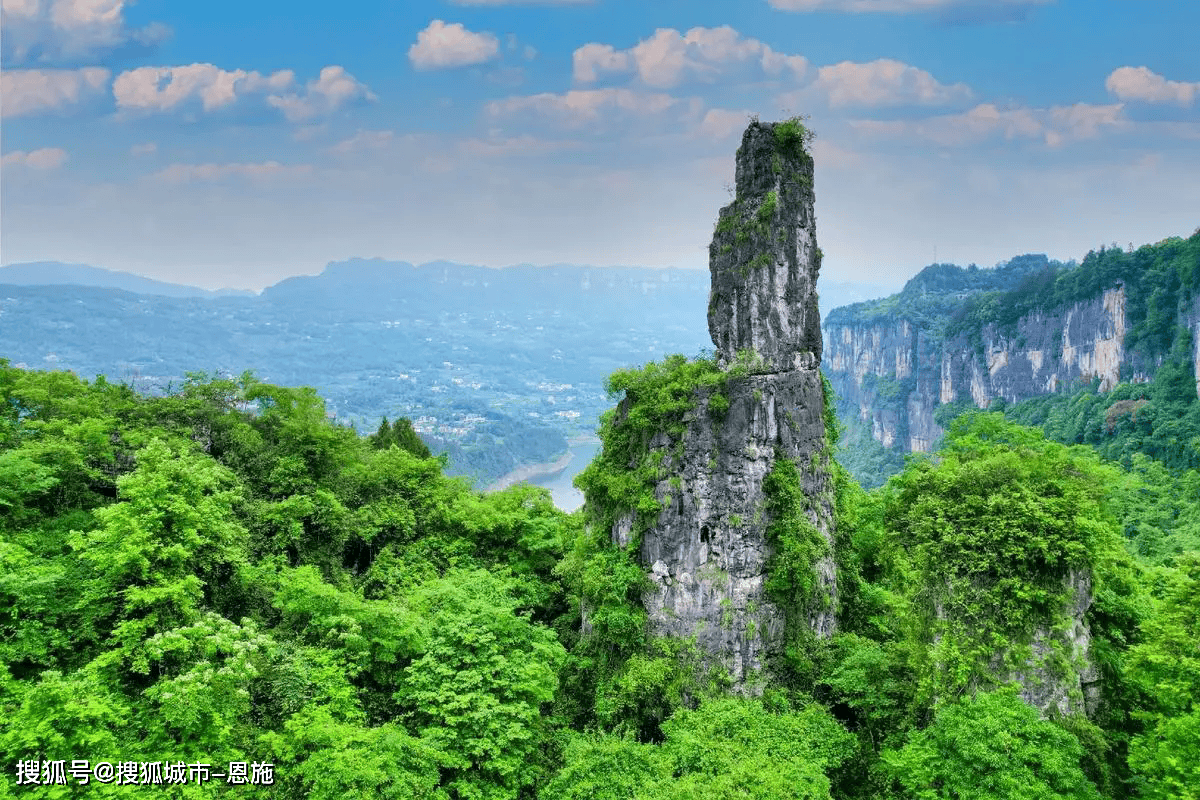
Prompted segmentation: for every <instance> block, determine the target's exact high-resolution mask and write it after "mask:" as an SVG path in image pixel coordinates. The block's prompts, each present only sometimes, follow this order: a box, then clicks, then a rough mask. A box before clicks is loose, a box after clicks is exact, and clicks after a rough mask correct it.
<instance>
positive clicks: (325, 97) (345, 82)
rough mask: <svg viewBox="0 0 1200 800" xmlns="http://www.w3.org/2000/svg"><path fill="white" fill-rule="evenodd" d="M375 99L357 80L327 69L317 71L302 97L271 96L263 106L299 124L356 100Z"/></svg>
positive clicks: (333, 67)
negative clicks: (277, 111)
mask: <svg viewBox="0 0 1200 800" xmlns="http://www.w3.org/2000/svg"><path fill="white" fill-rule="evenodd" d="M376 99H378V98H377V97H376V96H375V94H374V93H373V92H371V90H370V89H368V88H367V85H366V84H365V83H362V82H361V81H359V80H357V79H356V78H355V77H354V76H353V75H351V74H350V73H349V72H346V70H345V69H344V68H343V67H339V66H329V67H324V68H322V70H321V75H320V77H319V78H317V80H315V81H309V82H308V84H307V85H306V86H305V92H304V94H298V93H295V92H293V93H290V94H286V95H271V96H270V97H268V98H267V103H268V104H269V105H271V106H272V107H274V108H278V109H279V110H280V111H282V112H283V114H284V116H286V117H287V118H288V120H289V121H290V122H300V121H301V120H306V119H309V118H311V117H315V116H317V115H320V114H328V113H330V112H333V111H336V110H337V109H339V108H341V107H342V106H344V105H346V104H348V103H351V102H354V101H357V100H376Z"/></svg>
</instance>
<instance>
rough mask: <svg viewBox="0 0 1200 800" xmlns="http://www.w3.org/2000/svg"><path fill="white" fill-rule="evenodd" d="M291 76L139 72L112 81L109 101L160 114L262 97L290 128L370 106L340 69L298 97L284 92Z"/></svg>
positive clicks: (198, 67)
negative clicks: (360, 102)
mask: <svg viewBox="0 0 1200 800" xmlns="http://www.w3.org/2000/svg"><path fill="white" fill-rule="evenodd" d="M295 79H296V75H295V73H294V72H292V71H291V70H287V69H284V70H279V71H277V72H273V73H271V74H270V75H263V74H262V73H259V72H247V71H245V70H240V69H237V70H224V69H221V68H220V67H217V66H214V65H213V64H188V65H185V66H178V67H138V68H137V69H132V70H129V71H127V72H123V73H121V74H120V75H118V76H117V78H116V80H115V81H113V96H114V97H115V98H116V100H117V106H118V107H120V108H124V109H130V110H136V111H145V112H165V111H172V110H174V109H176V108H178V107H180V106H181V105H182V104H184V103H186V102H188V101H191V100H193V99H195V98H199V99H200V102H201V105H202V106H203V108H204V110H205V111H214V110H216V109H219V108H223V107H225V106H229V105H232V104H234V103H236V102H237V101H239V100H241V99H242V98H244V97H246V96H247V95H253V94H258V95H265V96H266V103H267V105H269V106H271V107H273V108H277V109H279V110H280V111H282V112H283V114H284V115H285V116H286V117H287V118H288V120H290V121H292V122H297V121H300V120H304V119H308V118H310V117H313V116H317V115H318V114H323V113H328V112H331V111H335V110H337V109H338V108H340V107H341V106H342V105H344V104H346V103H348V102H350V101H352V100H356V99H367V100H374V99H375V95H374V94H372V93H371V91H370V90H369V89H368V88H367V87H366V85H364V84H362V83H360V82H359V81H357V80H355V78H354V76H353V75H351V74H350V73H348V72H346V70H345V69H343V68H342V67H339V66H329V67H325V68H324V69H322V70H321V74H320V77H318V78H317V79H316V80H312V81H309V82H308V83H307V84H306V86H305V87H304V89H303V90H302V91H291V92H288V91H286V90H287V89H289V88H291V87H292V86H294V84H295Z"/></svg>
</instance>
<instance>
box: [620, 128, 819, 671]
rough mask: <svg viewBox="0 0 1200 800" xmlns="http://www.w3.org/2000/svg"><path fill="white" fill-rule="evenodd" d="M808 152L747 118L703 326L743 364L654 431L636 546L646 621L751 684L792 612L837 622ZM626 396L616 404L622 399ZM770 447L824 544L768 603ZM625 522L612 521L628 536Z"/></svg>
mask: <svg viewBox="0 0 1200 800" xmlns="http://www.w3.org/2000/svg"><path fill="white" fill-rule="evenodd" d="M812 174H813V164H812V159H811V158H810V157H809V156H808V154H807V153H806V152H804V149H803V145H802V142H801V141H800V140H799V139H798V138H797V140H796V141H791V140H788V139H786V138H785V137H781V136H779V135H777V126H776V125H775V124H763V123H759V122H757V121H756V122H752V123H751V124H750V126H749V128H748V129H747V130H746V132H745V134H744V136H743V138H742V146H741V148H740V149H739V151H738V156H737V194H736V199H735V200H734V202H733V203H732V204H730V205H729V206H727V207H725V208H723V209H721V212H720V217H719V222H718V226H717V231H716V233H715V234H714V236H713V242H712V245H711V248H710V251H709V264H710V269H711V272H712V296H711V301H710V304H709V315H708V320H709V330H710V332H711V334H712V339H713V343H714V344H715V345H716V347H717V354H718V360H719V363H721V364H722V365H723V366H725V367H727V366H729V365H731V364H732V363H734V362H735V361H736V360H737V358H738V353H739V351H746V350H752V351H753V353H754V356H753V357H752V358H751V359H749V360H748V361H747V360H745V356H743V363H749V364H751V365H752V366H751V367H750V369H749V374H747V375H744V376H743V377H737V378H731V379H730V380H729V381H728V382H727V383H726V385H725V386H724V388H723V389H722V390H721V391H722V393H723V397H724V398H726V399H727V400H728V403H729V407H728V409H727V410H724V411H722V410H720V409H714V408H713V399H714V391H713V390H711V389H702V390H699V391H698V392H697V403H696V406H695V408H694V409H693V410H692V411H691V412H690V413H689V414H688V415H687V416H686V417H685V420H684V423H685V430H684V432H683V434H682V435H681V436H676V437H672V436H670V435H668V434H666V433H663V434H661V435H660V436H659V437H657V438H656V439H655V440H654V441H652V442H651V448H652V449H658V450H661V451H662V452H663V462H662V467H663V469H662V471H661V474H663V475H666V476H669V477H666V478H664V479H663V480H661V481H660V482H659V483H658V484H657V486H656V495H657V497H658V499H659V500H660V501H662V503H663V509H662V511H661V512H660V513H659V514H658V516H657V519H656V521H655V524H654V525H652V526H651V527H650V529H649V530H647V531H646V532H645V533H644V534H643V536H642V539H641V550H640V553H639V556H640V559H641V562H642V564H643V565H644V566H645V567H646V569H647V570H648V573H649V576H650V578H651V581H652V585H653V588H652V589H651V590H650V591H648V592H647V593H646V594H645V595H644V597H643V602H644V604H645V607H646V609H647V612H648V614H649V623H650V628H651V632H652V633H653V634H656V635H665V636H677V637H691V636H693V635H694V636H695V637H696V642H697V645H698V648H699V649H700V651H701V652H702V653H703V654H704V655H705V658H706V659H707V660H708V661H709V663H710V664H713V665H717V666H720V667H723V668H724V669H725V670H727V671H728V673H729V675H730V677H731V678H732V680H733V685H734V688H735V690H737V691H741V692H744V693H755V692H756V691H758V690H760V689H761V686H762V682H763V680H765V678H766V677H767V673H768V672H769V669H770V662H771V660H772V656H774V655H777V654H779V652H780V651H781V650H782V647H783V642H784V637H785V632H786V629H787V627H788V626H790V625H802V626H805V627H807V628H809V629H811V630H812V631H814V632H815V633H816V634H817V635H820V636H827V635H829V634H830V633H832V631H833V630H834V627H835V619H834V612H833V609H834V608H835V607H836V596H837V585H836V569H835V566H834V560H833V510H832V478H831V475H830V471H829V462H828V452H829V448H828V444H827V440H826V434H825V427H824V421H823V417H822V411H823V408H824V405H823V389H822V384H821V377H820V372H819V369H818V367H819V364H820V360H821V332H820V326H819V319H820V318H819V316H818V311H817V296H816V292H815V286H816V281H817V271H818V269H819V266H820V254H819V251H818V250H817V247H816V238H815V227H814V218H813V192H812ZM627 411H628V409H625V410H624V412H622V411H619V412H618V413H627ZM777 458H788V459H792V460H793V461H794V462H795V464H796V465H797V467H798V470H799V472H800V475H801V481H802V486H803V490H804V494H805V496H806V497H807V498H808V501H809V502H808V508H807V510H806V513H807V516H808V519H809V521H810V522H811V523H812V525H813V526H814V527H815V529H816V530H817V531H818V532H819V533H820V535H821V536H822V537H823V538H824V540H825V542H826V544H827V547H828V551H827V553H826V555H825V556H823V557H821V558H820V559H819V560H818V563H816V564H814V565H813V568H814V572H815V573H816V575H817V586H818V590H817V595H818V597H819V599H820V602H815V603H814V602H808V600H811V598H797V602H796V603H794V604H793V603H787V604H786V605H788V608H787V609H785V608H781V607H780V606H779V605H777V604H776V603H775V602H773V601H772V599H771V598H770V597H768V594H767V591H766V589H765V583H766V580H767V577H768V576H767V568H768V562H769V560H770V557H771V546H770V544H769V542H768V534H767V528H768V525H769V524H770V522H771V520H770V519H769V514H768V498H767V497H766V495H765V493H764V489H763V480H764V478H765V477H766V476H767V474H768V473H769V472H770V471H771V469H772V467H773V465H774V463H775V460H776V459H777ZM629 527H630V526H629V524H627V523H626V524H622V523H621V522H618V524H617V525H616V526H614V530H613V531H612V536H613V540H614V541H615V542H617V543H624V542H628V541H629Z"/></svg>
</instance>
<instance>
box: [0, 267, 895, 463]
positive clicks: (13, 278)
mask: <svg viewBox="0 0 1200 800" xmlns="http://www.w3.org/2000/svg"><path fill="white" fill-rule="evenodd" d="M71 281H74V282H75V283H76V284H79V285H74V286H71V285H63V284H67V283H69V282H71ZM0 284H8V285H0V357H3V358H8V359H9V360H10V361H12V362H13V363H14V364H23V365H26V366H28V367H30V368H34V369H70V370H73V371H75V372H76V373H78V374H80V375H83V376H85V377H88V378H91V377H93V376H95V375H100V374H103V375H106V376H107V377H109V378H110V379H113V380H118V381H127V382H130V383H133V384H134V385H135V386H137V387H138V388H139V389H141V390H144V391H148V392H163V391H166V390H168V389H169V388H170V387H171V386H178V385H179V383H180V382H182V381H183V380H184V378H185V376H186V374H187V373H188V372H193V371H204V372H208V373H212V372H214V371H222V372H226V373H232V374H235V375H236V374H240V373H241V372H242V371H244V370H246V369H252V370H254V371H255V372H256V373H257V374H258V375H259V377H261V378H262V379H263V380H266V381H269V382H272V383H277V384H281V385H285V386H300V385H304V386H314V387H316V388H317V390H318V391H319V392H320V393H321V395H322V396H323V397H324V398H325V399H326V401H327V404H328V408H329V409H330V412H331V413H333V414H336V415H337V416H338V418H339V419H342V420H345V421H348V422H353V423H354V424H355V425H356V426H358V428H359V430H362V431H371V430H374V429H375V428H376V426H377V425H378V423H379V418H380V417H381V416H383V415H387V416H388V417H389V418H392V419H394V418H396V417H398V416H406V417H410V418H412V419H413V420H414V422H415V423H416V426H417V429H418V431H419V432H420V433H421V435H422V436H423V437H424V438H425V439H426V440H427V441H429V442H430V444H431V445H432V446H433V447H434V449H435V450H445V451H448V452H449V453H450V456H451V459H452V465H453V467H454V468H455V469H457V470H458V471H459V472H462V473H466V474H470V475H472V476H474V477H475V478H477V479H478V480H479V481H480V482H481V483H486V482H490V481H491V480H493V479H495V478H497V477H499V476H500V475H502V474H504V473H505V472H507V471H509V470H511V469H514V468H516V467H518V466H521V465H523V464H529V463H536V462H542V461H551V460H553V459H554V458H555V457H556V456H557V455H558V454H559V453H561V452H562V451H563V450H565V449H566V439H567V438H568V437H571V436H576V435H584V434H590V433H591V432H593V431H594V430H595V426H596V421H597V419H598V417H599V415H600V414H601V413H602V412H603V411H604V410H606V409H607V408H609V407H610V406H611V404H612V401H611V399H610V398H609V397H608V396H607V394H606V393H605V391H604V381H605V379H606V378H607V376H608V375H609V374H610V373H612V372H613V371H614V370H616V369H618V368H620V367H624V366H630V365H636V364H642V363H645V362H647V361H650V360H656V359H661V358H662V357H663V356H665V355H667V354H670V353H684V354H686V355H695V354H696V353H697V352H698V351H700V350H702V349H706V348H709V347H711V346H712V343H711V341H710V339H709V335H708V322H707V318H706V313H705V309H706V308H707V304H708V290H709V272H708V270H707V269H683V268H673V269H657V268H649V267H591V266H580V265H571V264H560V265H554V266H544V267H540V266H534V265H531V264H519V265H515V266H511V267H504V268H499V269H497V268H490V267H481V266H473V265H468V264H456V263H453V262H448V261H436V262H432V263H428V264H422V265H419V266H416V265H413V264H411V263H408V262H402V261H384V260H381V259H351V260H348V261H342V262H334V263H331V264H329V265H328V266H327V267H326V268H325V270H324V271H323V272H322V273H321V274H319V275H308V276H298V277H293V278H287V279H285V280H283V281H280V282H279V283H277V284H275V285H274V286H270V287H268V288H266V289H264V290H263V292H262V293H261V294H260V295H254V294H252V293H245V294H244V296H218V295H217V294H216V293H212V292H205V291H203V290H200V289H192V288H190V287H181V286H174V285H172V284H168V283H163V282H160V281H152V280H150V279H147V278H140V277H138V276H134V275H128V274H125V273H117V272H112V271H109V270H100V269H96V268H92V267H84V266H81V265H64V264H48V265H44V264H19V265H13V266H11V267H5V268H2V269H0ZM97 284H100V285H97ZM114 284H119V285H114ZM821 289H822V291H823V292H824V299H823V302H822V308H823V309H828V308H831V307H832V306H831V305H828V304H829V303H833V302H843V301H844V302H849V301H854V300H859V299H865V298H868V297H872V296H876V295H877V294H878V293H879V292H881V291H882V292H883V293H886V290H881V289H880V288H879V287H872V286H868V285H864V284H853V283H829V284H823V285H822V287H821ZM839 298H840V300H839Z"/></svg>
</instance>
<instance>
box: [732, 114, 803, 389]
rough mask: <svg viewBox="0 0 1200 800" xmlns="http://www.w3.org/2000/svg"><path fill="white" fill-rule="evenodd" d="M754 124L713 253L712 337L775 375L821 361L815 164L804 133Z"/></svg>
mask: <svg viewBox="0 0 1200 800" xmlns="http://www.w3.org/2000/svg"><path fill="white" fill-rule="evenodd" d="M781 125H783V126H786V125H788V123H780V124H775V125H763V124H757V123H756V124H752V125H751V126H750V127H749V128H748V129H747V130H746V133H745V135H744V136H743V137H742V146H741V148H740V149H739V150H738V158H737V169H736V172H735V183H736V196H735V199H734V201H733V202H732V203H731V204H729V205H728V206H726V207H725V208H722V209H721V212H720V216H719V218H718V220H717V229H716V232H715V234H714V235H713V241H712V244H711V245H710V246H709V269H710V270H711V272H712V295H711V297H710V300H709V305H708V330H709V333H710V334H711V335H712V340H713V344H715V345H716V346H717V351H718V353H719V354H720V356H721V358H722V359H726V360H728V359H731V358H733V357H734V356H735V355H736V353H737V352H738V351H741V350H752V351H753V352H754V353H756V354H757V355H758V356H760V357H761V358H762V359H763V360H764V361H765V363H766V365H767V366H768V367H769V368H770V369H771V370H774V371H779V370H787V369H792V368H798V367H799V368H811V367H813V366H815V365H816V364H817V363H819V362H820V359H821V317H820V314H819V312H818V310H817V303H816V281H817V272H818V271H819V270H820V265H821V253H820V250H819V248H817V237H816V218H815V215H814V214H813V188H812V169H813V166H812V158H811V157H809V155H808V154H807V153H806V152H805V151H804V148H803V142H802V141H800V139H799V138H794V137H800V136H802V134H800V133H795V134H793V133H789V132H788V131H790V128H787V127H781Z"/></svg>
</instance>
